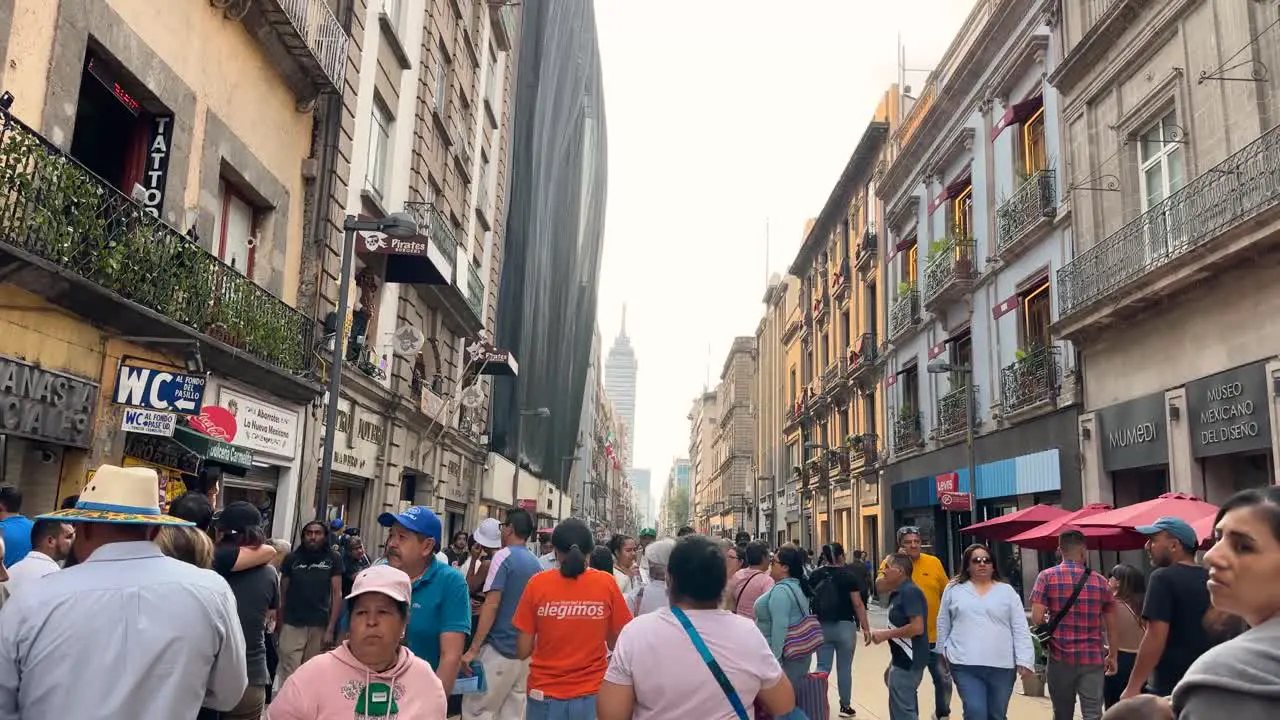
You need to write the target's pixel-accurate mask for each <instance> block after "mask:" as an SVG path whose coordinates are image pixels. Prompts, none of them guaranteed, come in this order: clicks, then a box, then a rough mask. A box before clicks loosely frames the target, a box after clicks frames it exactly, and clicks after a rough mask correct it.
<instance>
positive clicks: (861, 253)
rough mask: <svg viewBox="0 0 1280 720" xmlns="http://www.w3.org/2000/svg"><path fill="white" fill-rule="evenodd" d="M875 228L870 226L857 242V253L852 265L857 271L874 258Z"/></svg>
mask: <svg viewBox="0 0 1280 720" xmlns="http://www.w3.org/2000/svg"><path fill="white" fill-rule="evenodd" d="M877 239H878V238H877V237H876V226H875V225H874V224H872V225H871V226H869V227H868V228H867V231H866V232H865V233H863V234H862V240H860V241H858V251H857V253H856V254H855V255H854V264H855V265H857V266H858V269H859V270H863V269H865V268H866V267H867V266H868V265H869V264H870V263H871V262H872V261H873V260H874V259H875V257H876V241H877Z"/></svg>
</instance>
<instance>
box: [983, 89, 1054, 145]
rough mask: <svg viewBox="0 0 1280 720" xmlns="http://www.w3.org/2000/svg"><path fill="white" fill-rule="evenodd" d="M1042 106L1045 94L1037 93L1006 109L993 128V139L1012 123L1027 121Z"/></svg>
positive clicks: (1017, 123) (1018, 123)
mask: <svg viewBox="0 0 1280 720" xmlns="http://www.w3.org/2000/svg"><path fill="white" fill-rule="evenodd" d="M1042 107H1044V96H1043V95H1036V96H1035V97H1033V98H1028V99H1026V100H1023V101H1022V102H1020V103H1017V104H1016V105H1013V106H1012V107H1010V108H1009V109H1008V110H1005V112H1004V115H1002V116H1001V117H1000V121H999V122H997V123H996V125H995V127H993V128H991V139H992V140H993V141H994V140H995V139H996V138H997V137H999V136H1000V133H1002V132H1004V129H1005V128H1007V127H1009V126H1010V125H1020V124H1022V123H1024V122H1026V121H1027V120H1029V119H1030V118H1031V116H1032V115H1035V114H1036V112H1038V111H1039V110H1040V108H1042Z"/></svg>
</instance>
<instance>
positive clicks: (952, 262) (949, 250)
mask: <svg viewBox="0 0 1280 720" xmlns="http://www.w3.org/2000/svg"><path fill="white" fill-rule="evenodd" d="M973 247H974V245H973V240H972V239H971V238H951V239H949V240H947V241H946V242H945V243H943V244H941V245H939V246H938V248H937V250H936V251H934V252H933V253H932V257H930V258H929V261H928V263H926V264H925V268H924V283H925V285H924V292H925V296H924V301H925V303H930V302H933V301H936V300H941V299H943V298H945V297H947V296H949V295H950V294H952V291H957V290H967V289H968V288H969V287H970V286H971V285H972V283H973V270H974V268H973Z"/></svg>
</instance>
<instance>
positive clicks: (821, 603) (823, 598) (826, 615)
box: [813, 569, 840, 620]
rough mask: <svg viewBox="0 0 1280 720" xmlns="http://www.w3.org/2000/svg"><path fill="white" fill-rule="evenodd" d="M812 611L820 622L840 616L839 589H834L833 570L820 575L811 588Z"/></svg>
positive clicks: (834, 578)
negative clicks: (816, 582)
mask: <svg viewBox="0 0 1280 720" xmlns="http://www.w3.org/2000/svg"><path fill="white" fill-rule="evenodd" d="M813 610H814V614H815V615H817V616H818V618H819V619H820V620H833V619H835V618H836V617H837V616H839V615H840V588H838V587H836V572H835V570H834V569H830V570H827V571H826V572H824V573H822V579H821V580H819V581H818V584H817V585H815V586H814V587H813Z"/></svg>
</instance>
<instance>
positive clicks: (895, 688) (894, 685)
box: [889, 665, 924, 720]
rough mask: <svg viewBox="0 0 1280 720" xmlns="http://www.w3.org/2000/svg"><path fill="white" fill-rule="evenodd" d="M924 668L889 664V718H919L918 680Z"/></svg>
mask: <svg viewBox="0 0 1280 720" xmlns="http://www.w3.org/2000/svg"><path fill="white" fill-rule="evenodd" d="M923 679H924V668H923V667H917V668H912V669H910V670H904V669H903V668H900V667H898V666H897V665H890V666H889V720H920V699H919V698H918V697H917V694H918V693H919V691H920V681H921V680H923Z"/></svg>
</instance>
